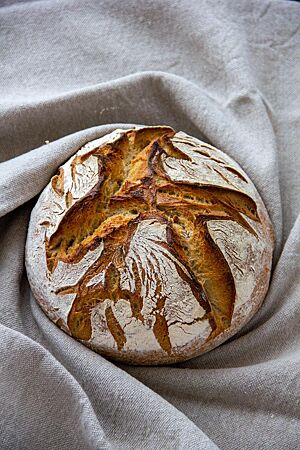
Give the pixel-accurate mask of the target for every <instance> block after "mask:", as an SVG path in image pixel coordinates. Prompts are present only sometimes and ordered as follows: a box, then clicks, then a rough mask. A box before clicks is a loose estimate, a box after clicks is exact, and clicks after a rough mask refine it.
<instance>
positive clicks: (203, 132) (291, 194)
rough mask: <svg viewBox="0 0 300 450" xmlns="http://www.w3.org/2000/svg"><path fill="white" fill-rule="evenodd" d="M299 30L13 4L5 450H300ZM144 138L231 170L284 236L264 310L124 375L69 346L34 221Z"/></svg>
mask: <svg viewBox="0 0 300 450" xmlns="http://www.w3.org/2000/svg"><path fill="white" fill-rule="evenodd" d="M299 25H300V4H299V3H296V2H293V1H277V0H276V1H269V0H239V1H238V2H231V1H230V0H228V1H222V2H218V1H209V0H204V1H201V2H198V1H197V0H186V1H184V0H180V1H179V0H172V1H171V0H170V1H166V0H155V1H154V0H152V1H151V0H150V1H149V0H148V1H146V0H139V1H138V0H136V1H130V0H125V1H122V2H120V1H117V0H102V1H97V0H82V1H81V0H53V1H44V0H39V1H38V0H37V1H19V2H17V1H13V0H3V1H2V2H1V7H0V90H1V92H0V157H1V165H0V215H1V219H0V238H1V246H0V270H1V275H0V293H1V301H0V312H1V314H0V448H1V449H2V450H11V449H16V450H18V449H30V450H38V449H48V450H51V449H55V450H56V449H59V450H69V449H71V448H72V449H85V450H88V449H91V450H95V449H130V450H132V449H138V450H140V449H205V450H208V449H209V450H212V449H218V448H219V449H222V450H227V449H228V450H229V449H230V450H235V449H236V450H240V449H246V450H247V449H249V450H250V449H251V450H252V449H264V450H268V449H272V450H274V449H282V448H286V449H296V448H299V442H300V420H299V419H300V411H299V404H300V370H299V369H300V287H299V278H300V273H299V272H300V270H299V267H300V257H299V255H300V233H299V231H300V219H299V203H300V189H299V172H300V151H299V143H300V89H299V84H300V83H299V82H300V30H299ZM132 124H149V125H163V124H165V125H170V126H172V127H173V128H174V129H176V130H183V131H185V132H187V133H189V134H191V135H194V136H196V137H198V138H200V139H202V140H205V141H207V142H210V143H211V144H213V145H214V146H216V147H219V148H220V149H222V150H223V151H225V152H226V153H227V154H228V155H230V156H231V157H233V158H234V159H235V160H236V161H237V162H238V163H239V164H240V165H241V166H242V167H243V169H244V170H245V171H246V172H247V174H248V175H249V176H250V178H251V179H252V180H253V182H254V184H255V185H256V187H257V189H258V191H259V193H260V195H261V196H262V198H263V200H264V202H265V204H266V207H267V209H268V212H269V214H270V217H271V220H272V222H273V225H274V230H275V234H276V248H275V252H274V261H273V270H272V278H271V284H270V289H269V292H268V294H267V297H266V299H265V301H264V303H263V305H262V307H261V309H260V310H259V312H258V313H257V314H256V315H255V316H254V317H253V319H252V320H251V321H250V322H249V323H248V324H247V325H246V326H245V327H244V328H243V329H242V330H241V331H240V332H239V333H238V334H237V335H236V336H234V337H233V338H231V339H230V340H229V341H228V342H226V343H224V344H223V345H222V346H220V347H219V348H217V349H215V350H213V351H211V352H209V353H207V354H205V355H202V356H200V357H197V358H195V359H192V360H190V361H187V362H184V363H180V364H173V365H171V366H162V367H142V366H129V365H125V364H121V363H114V362H112V361H109V360H107V359H105V358H104V357H102V356H100V355H98V354H96V353H94V352H92V351H91V350H89V349H88V348H86V347H85V346H83V345H82V344H81V343H79V342H77V341H76V340H74V339H72V338H71V337H70V336H68V335H67V334H65V333H64V332H62V331H61V330H60V329H58V328H57V327H56V326H55V325H54V324H53V323H52V322H51V321H50V320H49V319H48V318H47V317H46V316H45V315H44V314H43V312H42V311H41V309H40V307H39V306H38V305H37V303H36V301H35V300H34V298H33V296H32V293H31V291H30V287H29V284H28V281H27V277H26V271H25V268H24V245H25V240H26V233H27V226H28V221H29V217H30V212H31V210H32V208H33V206H34V204H35V202H36V200H37V196H38V195H39V193H40V192H41V190H42V189H43V188H44V187H45V186H46V184H47V183H48V182H49V179H50V177H51V176H52V175H53V174H54V173H55V172H56V170H57V167H58V166H59V165H60V164H62V163H63V162H64V161H66V160H67V159H68V158H69V157H70V156H71V155H72V154H74V152H75V151H76V150H77V149H78V148H79V147H80V146H81V145H83V144H84V143H85V142H87V141H88V140H92V139H95V138H96V137H99V136H102V135H104V134H106V133H108V132H111V131H112V130H114V129H115V128H117V127H121V128H126V127H128V126H130V125H132Z"/></svg>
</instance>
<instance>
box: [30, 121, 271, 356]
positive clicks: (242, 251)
mask: <svg viewBox="0 0 300 450" xmlns="http://www.w3.org/2000/svg"><path fill="white" fill-rule="evenodd" d="M273 247H274V235H273V231H272V226H271V222H270V219H269V217H268V214H267V211H266V209H265V207H264V205H263V202H262V200H261V198H260V196H259V194H258V193H257V191H256V189H255V187H254V185H253V183H252V182H251V180H250V179H249V178H248V176H247V175H246V174H245V172H244V171H243V170H242V169H241V168H240V167H239V165H238V164H237V163H235V162H234V161H233V160H232V159H231V158H229V157H228V156H227V155H226V154H224V153H223V152H221V151H220V150H217V149H216V148H214V147H212V146H211V145H209V144H207V143H204V142H202V141H199V140H198V139H196V138H193V137H191V136H188V135H186V134H185V133H183V132H177V133H176V132H175V131H174V130H173V129H172V128H170V127H166V126H159V127H136V128H133V129H130V130H115V131H114V132H113V133H111V134H109V135H106V136H104V137H103V138H100V139H97V140H96V141H93V142H90V143H88V144H86V145H85V146H84V147H82V148H81V149H80V150H79V151H78V152H77V153H76V154H75V155H74V156H73V157H72V158H71V159H70V160H69V161H67V162H66V163H65V164H64V165H63V166H62V167H60V168H59V169H58V172H57V174H56V175H54V176H53V177H52V179H51V181H50V183H49V184H48V186H47V187H46V188H45V190H44V191H43V193H42V194H41V196H40V198H39V200H38V202H37V204H36V206H35V208H34V209H33V211H32V215H31V220H30V225H29V230H28V238H27V243H26V267H27V273H28V278H29V282H30V285H31V288H32V291H33V293H34V295H35V298H36V299H37V301H38V303H39V304H40V306H41V307H42V308H43V310H44V311H45V313H46V314H47V315H48V317H49V318H50V319H51V320H52V321H54V322H55V323H56V324H57V325H58V326H59V327H60V328H61V329H62V330H64V331H65V332H67V333H68V334H70V335H71V336H73V337H74V338H76V339H78V340H80V341H81V342H82V343H84V344H85V345H87V346H88V347H90V348H92V349H93V350H95V351H97V352H99V353H101V354H103V355H105V356H108V357H111V358H113V359H116V360H119V361H122V362H127V363H131V364H168V363H174V362H178V361H183V360H187V359H190V358H193V357H195V356H198V355H200V354H202V353H204V352H206V351H208V350H211V349H212V348H214V347H216V346H217V345H220V344H221V343H222V342H224V341H225V340H226V339H228V338H229V337H231V336H233V335H234V334H235V333H236V332H237V331H238V330H239V329H240V328H241V327H242V326H243V325H244V324H245V323H246V322H248V321H249V320H250V318H251V317H252V316H253V314H254V313H255V312H256V311H257V309H258V308H259V306H260V305H261V303H262V301H263V299H264V297H265V295H266V292H267V289H268V284H269V277H270V269H271V263H272V253H273Z"/></svg>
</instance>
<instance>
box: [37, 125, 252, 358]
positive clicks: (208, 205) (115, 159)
mask: <svg viewBox="0 0 300 450" xmlns="http://www.w3.org/2000/svg"><path fill="white" fill-rule="evenodd" d="M174 135H175V132H174V130H172V129H171V128H169V127H165V128H164V127H161V128H155V127H153V128H151V127H149V128H145V129H140V130H131V131H129V132H127V133H125V134H124V135H123V136H122V137H121V138H119V139H118V140H117V141H116V142H114V143H112V144H105V145H103V146H100V147H99V148H97V149H94V150H92V151H91V152H89V153H87V154H86V155H83V156H77V157H75V159H74V160H73V163H72V173H73V174H74V173H75V171H76V164H81V163H82V162H83V161H84V160H86V159H87V158H89V157H90V156H92V155H93V156H94V157H97V158H98V167H99V181H98V183H97V185H96V186H94V188H93V189H92V190H91V191H90V192H88V194H87V195H85V196H84V197H83V198H82V199H80V200H78V201H77V202H76V203H74V205H73V206H71V208H70V209H69V210H68V211H67V213H66V214H65V215H64V217H63V219H62V221H61V222H60V224H59V226H58V228H57V230H56V232H55V233H54V234H53V235H52V236H51V238H50V239H48V240H47V241H46V254H47V265H48V269H49V271H50V272H53V271H54V270H55V268H56V266H57V263H58V261H63V262H67V263H77V262H79V261H80V260H81V259H82V258H83V257H84V255H85V254H86V253H87V252H88V251H90V250H93V249H95V248H96V247H98V246H99V245H100V244H101V243H102V244H103V251H102V253H101V255H100V257H99V258H98V259H97V261H96V262H95V263H93V264H92V265H91V266H90V267H89V269H88V270H87V271H86V272H85V274H84V275H83V276H82V277H81V279H80V280H79V281H78V283H77V284H76V285H74V286H66V287H64V288H60V289H59V290H58V291H57V294H60V295H63V294H67V293H75V294H76V297H75V300H74V302H73V305H72V308H71V311H70V313H69V316H68V327H69V329H70V332H71V334H72V335H73V336H74V337H76V338H77V339H80V340H89V339H90V338H91V336H92V326H91V311H92V309H93V308H94V307H95V306H96V305H98V304H99V303H100V302H104V301H105V300H106V299H110V300H111V301H112V302H113V304H115V303H116V302H118V301H119V300H120V299H126V300H128V301H129V303H130V306H131V311H132V317H134V318H135V319H136V320H139V321H141V322H142V323H144V317H143V314H142V309H143V298H142V294H141V279H140V275H139V271H138V268H137V265H136V264H134V265H133V266H132V268H131V269H132V270H133V272H134V278H135V290H134V292H131V291H130V290H128V289H124V288H122V286H121V272H122V270H123V269H124V267H125V264H126V261H125V260H126V256H127V254H128V251H129V248H130V242H131V239H132V237H133V235H134V233H135V232H136V230H137V227H138V225H139V223H141V222H142V221H144V220H149V219H153V220H155V221H157V222H159V223H161V224H165V226H166V229H167V234H166V236H167V239H166V242H160V243H159V245H160V247H161V251H162V252H164V254H165V255H168V254H169V255H172V256H173V257H174V258H173V262H174V261H177V263H175V266H176V270H177V272H178V274H179V276H180V277H181V278H182V279H183V280H184V281H185V282H187V283H188V284H189V286H190V288H191V290H192V292H193V294H194V297H195V298H196V300H197V301H198V302H199V304H200V305H201V307H202V308H204V310H205V311H206V314H205V316H204V318H205V319H208V320H209V321H210V324H211V327H212V332H211V334H210V336H209V338H208V339H212V338H213V337H215V336H217V335H218V334H220V333H222V332H223V331H224V330H226V329H228V328H229V327H230V324H231V320H232V314H233V309H234V302H235V296H236V290H235V283H234V279H233V276H232V273H231V270H230V267H229V265H228V263H227V261H226V259H225V257H224V255H223V254H222V252H221V250H220V249H219V247H218V246H217V245H216V244H215V242H214V241H213V239H212V237H211V235H210V233H209V229H208V222H209V221H210V220H222V221H223V220H231V221H234V222H236V223H238V224H239V225H241V226H242V227H243V228H244V229H246V230H247V231H248V232H249V233H251V234H253V235H255V236H256V233H255V231H254V230H253V228H252V227H251V226H250V225H249V223H248V221H246V220H245V218H244V217H243V215H245V216H247V217H248V218H249V219H252V220H254V221H259V217H258V214H257V209H256V204H255V202H254V200H253V199H251V198H250V197H249V196H248V195H246V194H244V193H242V192H239V191H237V190H234V189H229V188H225V187H220V186H211V185H201V184H200V183H199V184H196V183H193V184H191V183H186V182H181V181H174V180H172V179H171V178H170V177H169V176H168V174H167V172H166V170H165V169H164V163H165V161H166V160H167V159H168V158H175V159H179V160H191V158H189V156H187V155H186V154H185V153H183V152H182V151H180V150H179V149H178V148H177V147H175V146H174V145H173V144H172V141H171V138H172V137H173V136H174ZM194 151H195V152H197V151H199V152H200V153H202V152H203V150H200V149H199V148H198V149H197V148H194ZM222 169H223V171H224V167H223V168H222ZM228 170H229V171H231V172H233V170H234V171H235V172H236V175H237V176H239V177H240V178H242V179H243V176H242V175H241V174H239V173H238V172H237V171H236V169H232V168H230V167H228ZM245 181H246V180H245ZM52 187H53V189H54V190H55V191H56V192H57V193H58V194H59V195H61V193H62V191H63V171H60V172H59V173H58V175H56V176H55V177H54V178H53V179H52ZM242 214H243V215H242ZM183 268H184V269H183ZM100 273H102V274H103V282H102V283H97V284H94V283H92V282H91V280H92V279H93V278H94V277H95V276H97V275H98V274H100ZM155 281H156V288H155V294H156V295H155V297H156V308H155V309H154V310H153V314H154V316H155V320H154V325H153V333H154V335H155V337H156V339H157V341H158V343H159V345H160V347H161V348H162V349H163V350H164V351H165V352H167V353H169V354H170V353H171V352H172V345H171V342H170V338H169V333H168V327H169V325H168V322H167V320H166V317H165V314H164V307H165V302H166V296H165V295H164V294H163V292H162V289H161V285H160V278H159V276H157V277H156V280H155ZM105 318H106V322H107V326H108V328H109V330H110V332H111V334H112V336H113V338H114V340H115V342H116V344H117V347H118V349H119V350H122V348H123V347H124V344H125V343H126V334H125V331H124V329H122V327H121V325H120V324H119V322H118V320H117V319H116V317H115V315H114V312H113V308H112V306H111V305H107V306H106V308H105Z"/></svg>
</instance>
